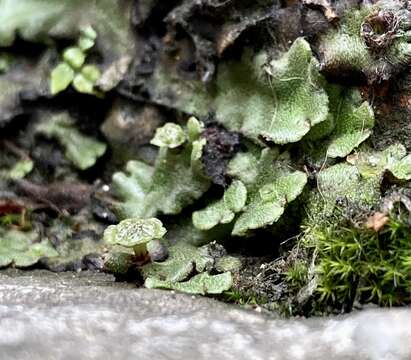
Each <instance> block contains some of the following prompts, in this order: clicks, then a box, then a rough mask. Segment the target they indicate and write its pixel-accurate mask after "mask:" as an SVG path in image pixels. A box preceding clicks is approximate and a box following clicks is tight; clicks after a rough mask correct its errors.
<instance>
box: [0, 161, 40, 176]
mask: <svg viewBox="0 0 411 360" xmlns="http://www.w3.org/2000/svg"><path fill="white" fill-rule="evenodd" d="M33 166H34V165H33V161H32V160H30V159H22V160H20V161H17V162H16V163H15V165H14V166H13V167H12V168H11V169H7V170H3V169H2V170H0V179H1V178H5V179H13V180H17V179H22V178H24V177H25V176H26V175H27V174H29V173H30V172H31V171H32V170H33Z"/></svg>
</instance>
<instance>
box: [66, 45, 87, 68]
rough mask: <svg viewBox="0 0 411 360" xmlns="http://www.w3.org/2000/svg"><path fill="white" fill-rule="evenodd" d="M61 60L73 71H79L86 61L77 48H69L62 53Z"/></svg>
mask: <svg viewBox="0 0 411 360" xmlns="http://www.w3.org/2000/svg"><path fill="white" fill-rule="evenodd" d="M63 60H64V61H65V62H66V63H67V64H68V65H69V66H71V67H72V68H73V69H76V70H78V69H80V68H81V67H82V66H83V65H84V62H85V61H86V54H85V53H84V51H83V50H81V49H80V48H79V47H75V46H73V47H69V48H67V49H66V50H64V52H63Z"/></svg>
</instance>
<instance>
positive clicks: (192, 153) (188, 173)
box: [113, 139, 210, 218]
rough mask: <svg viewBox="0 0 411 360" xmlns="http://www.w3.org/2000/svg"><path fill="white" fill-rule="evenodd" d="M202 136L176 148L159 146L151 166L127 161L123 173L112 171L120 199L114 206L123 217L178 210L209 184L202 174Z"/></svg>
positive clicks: (205, 189)
mask: <svg viewBox="0 0 411 360" xmlns="http://www.w3.org/2000/svg"><path fill="white" fill-rule="evenodd" d="M204 145H205V139H199V140H194V141H193V142H188V141H187V142H185V143H184V144H182V145H181V146H180V147H178V148H177V149H168V148H167V147H161V148H160V150H159V154H158V156H157V159H156V162H155V165H154V166H149V165H147V164H145V163H143V162H141V161H130V162H128V164H127V165H126V173H123V172H117V173H115V174H114V175H113V188H114V190H115V192H116V193H117V195H118V197H119V198H120V199H121V200H124V201H123V202H119V203H117V205H116V207H117V210H118V213H119V215H120V216H121V217H122V218H128V217H143V218H146V217H152V216H156V215H157V214H159V213H162V214H170V215H171V214H178V213H180V212H181V210H182V209H183V208H184V207H186V206H188V205H190V204H192V203H193V202H194V201H195V200H196V199H198V198H200V197H201V195H203V194H204V193H205V192H206V191H207V189H208V188H209V186H210V181H209V180H208V179H206V178H205V177H204V176H203V175H202V171H201V167H202V164H201V153H202V147H203V146H204Z"/></svg>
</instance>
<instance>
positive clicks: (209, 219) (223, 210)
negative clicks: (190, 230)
mask: <svg viewBox="0 0 411 360" xmlns="http://www.w3.org/2000/svg"><path fill="white" fill-rule="evenodd" d="M246 201H247V188H246V187H245V185H244V184H243V183H242V182H241V181H239V180H234V181H233V183H232V184H231V185H230V186H229V188H228V189H227V190H226V192H225V193H224V196H223V198H222V199H221V200H218V201H216V202H214V203H212V204H210V205H208V206H207V207H206V208H205V209H203V210H200V211H195V212H194V213H193V224H194V226H195V227H196V228H197V229H200V230H209V229H211V228H213V227H214V226H216V225H217V224H228V223H230V222H231V221H233V220H234V217H235V214H236V213H238V212H240V211H241V210H242V209H243V208H244V206H245V203H246Z"/></svg>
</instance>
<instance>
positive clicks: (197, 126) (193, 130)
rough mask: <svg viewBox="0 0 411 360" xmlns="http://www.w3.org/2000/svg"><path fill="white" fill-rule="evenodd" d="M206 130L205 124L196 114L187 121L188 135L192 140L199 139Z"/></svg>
mask: <svg viewBox="0 0 411 360" xmlns="http://www.w3.org/2000/svg"><path fill="white" fill-rule="evenodd" d="M203 130H204V125H203V123H202V122H201V121H198V120H197V119H196V118H195V117H194V116H192V117H190V118H189V119H188V121H187V135H188V139H189V140H190V141H194V140H197V139H198V138H199V136H200V135H201V133H202V132H203Z"/></svg>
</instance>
